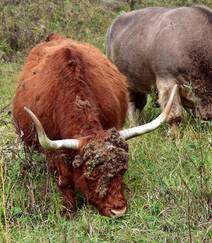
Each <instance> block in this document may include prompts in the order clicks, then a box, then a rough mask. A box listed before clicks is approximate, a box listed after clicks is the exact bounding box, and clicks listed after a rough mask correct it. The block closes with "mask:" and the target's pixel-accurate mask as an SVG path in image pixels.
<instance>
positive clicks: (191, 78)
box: [106, 6, 212, 127]
mask: <svg viewBox="0 0 212 243" xmlns="http://www.w3.org/2000/svg"><path fill="white" fill-rule="evenodd" d="M106 48H107V55H108V57H109V58H110V59H111V60H112V61H113V63H115V64H116V65H117V67H118V68H119V70H120V71H121V72H122V73H124V74H125V75H126V76H127V77H128V80H129V89H130V93H131V97H132V99H133V101H134V102H135V106H136V107H137V108H140V109H142V108H143V107H144V106H145V104H146V96H147V94H148V93H149V92H150V90H151V88H152V87H156V88H157V90H158V93H159V100H158V101H159V104H160V106H161V108H162V109H163V108H164V107H165V104H166V103H167V100H168V97H169V95H170V92H171V90H172V87H173V86H174V85H175V84H177V85H178V94H177V95H176V96H175V101H174V105H173V106H172V111H171V112H170V115H169V117H168V122H169V124H171V125H172V127H175V126H176V125H177V124H178V123H179V122H180V121H181V119H182V106H183V107H184V108H185V109H186V110H189V111H192V113H193V114H194V115H195V116H196V117H198V118H200V119H203V120H210V119H212V11H211V10H210V9H209V8H207V7H205V6H194V7H179V8H164V7H155V8H146V9H142V10H137V11H132V12H128V13H124V14H122V15H121V16H119V17H117V18H116V19H115V20H114V21H113V23H112V25H111V26H110V28H109V29H108V32H107V41H106Z"/></svg>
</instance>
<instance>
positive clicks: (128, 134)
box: [119, 85, 177, 140]
mask: <svg viewBox="0 0 212 243" xmlns="http://www.w3.org/2000/svg"><path fill="white" fill-rule="evenodd" d="M176 92H177V85H175V86H174V87H173V89H172V92H171V95H170V98H169V100H168V102H167V104H166V107H165V108H164V110H163V112H162V113H161V114H160V115H159V116H158V117H157V118H156V119H154V120H153V121H151V122H149V123H147V124H144V125H141V126H138V127H132V128H128V129H124V130H121V131H119V134H120V135H121V136H122V137H123V138H124V139H125V140H128V139H131V138H134V137H136V136H139V135H141V134H144V133H147V132H150V131H152V130H154V129H156V128H157V127H159V126H160V125H161V124H162V123H163V122H164V121H165V120H166V119H167V116H168V114H169V112H170V110H171V107H172V104H173V100H174V96H175V94H176Z"/></svg>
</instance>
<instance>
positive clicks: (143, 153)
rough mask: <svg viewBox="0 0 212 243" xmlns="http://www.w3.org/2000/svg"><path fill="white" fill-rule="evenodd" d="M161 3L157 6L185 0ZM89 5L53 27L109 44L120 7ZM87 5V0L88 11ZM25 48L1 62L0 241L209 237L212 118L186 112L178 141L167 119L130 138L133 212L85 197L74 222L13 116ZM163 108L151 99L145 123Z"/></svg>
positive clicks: (195, 239)
mask: <svg viewBox="0 0 212 243" xmlns="http://www.w3.org/2000/svg"><path fill="white" fill-rule="evenodd" d="M28 2H31V1H28ZM35 2H36V1H35ZM49 2H50V1H49ZM52 2H53V1H52ZM55 2H57V1H55ZM65 2H66V3H69V1H65ZM74 2H75V1H73V3H74ZM94 2H95V1H94ZM158 2H159V3H158ZM158 2H157V5H169V4H171V5H176V4H180V5H182V3H183V1H166V2H165V1H158ZM205 2H206V1H205ZM76 3H77V2H76ZM88 3H89V1H82V3H81V5H80V4H78V5H77V4H76V5H73V6H72V7H77V6H78V11H81V13H82V14H81V15H80V16H78V19H77V20H76V19H70V20H69V22H68V23H71V22H72V25H70V27H69V28H68V27H67V26H65V27H63V26H60V24H59V23H60V21H59V22H58V21H57V19H58V18H59V17H58V16H61V15H60V14H61V13H58V15H55V16H56V17H55V16H54V18H56V20H55V21H54V22H53V23H51V24H50V23H48V19H46V20H45V21H46V23H48V24H49V25H48V26H50V27H48V28H49V29H48V30H57V31H59V30H61V31H62V32H63V33H65V34H68V35H71V36H72V37H73V38H75V39H78V40H81V39H82V40H83V41H87V42H90V43H92V44H95V45H96V46H98V47H99V48H101V49H102V50H103V49H104V33H105V32H106V29H107V27H108V26H109V24H110V22H111V20H112V18H114V16H115V15H116V14H117V13H105V12H102V10H101V8H100V6H99V5H98V4H95V8H94V6H93V5H92V8H91V6H90V5H89V4H88ZM184 3H186V4H187V3H189V4H190V3H191V1H184ZM83 4H88V7H87V9H85V5H83ZM155 4H156V3H155V1H145V2H144V3H143V5H141V4H140V5H139V1H138V3H137V4H136V7H137V8H138V7H139V6H152V5H155ZM22 7H23V6H22ZM58 11H59V10H58ZM30 13H31V12H30ZM17 15H18V13H17ZM26 15H27V14H26ZM26 17H27V16H26ZM57 17H58V18H57ZM88 17H89V21H86V18H88ZM46 18H47V17H46ZM79 19H80V21H81V22H80V21H79ZM66 20H67V19H66ZM17 21H18V20H17ZM74 21H75V22H74ZM28 24H29V25H30V23H28ZM77 24H78V25H79V26H80V28H79V30H78V31H77V29H76V26H78V25H77ZM86 28H87V29H86ZM0 31H1V30H0ZM36 34H37V32H36V33H35V36H40V35H36ZM20 44H21V40H20ZM31 44H34V42H32V43H31ZM31 44H30V43H29V46H28V47H27V48H29V47H30V45H31ZM1 46H3V45H0V50H1ZM25 51H26V50H25V49H23V50H21V51H20V52H21V54H20V55H19V54H18V59H14V60H15V62H14V63H11V62H10V63H5V62H4V63H3V62H2V63H1V65H0V190H1V192H0V219H1V220H0V242H20V243H22V242H27V243H28V242H30V243H31V242H42V243H43V242H51V243H52V242H139V243H141V242H191V240H192V241H193V242H210V239H211V238H212V224H211V213H212V212H211V204H212V136H211V134H212V129H211V122H210V123H201V122H199V121H196V120H194V119H193V118H192V117H190V116H189V115H188V114H185V118H184V121H183V123H182V124H181V126H180V127H179V131H178V138H177V139H175V140H172V139H170V138H168V137H167V135H166V134H167V129H168V128H167V125H166V124H164V125H162V126H161V127H160V128H159V129H157V130H156V131H154V132H152V133H149V134H145V135H143V136H142V137H139V138H135V139H133V140H131V141H130V142H129V145H130V148H129V151H130V152H129V154H130V156H129V169H128V172H127V173H126V175H125V182H126V185H127V187H126V196H127V198H128V212H127V214H126V215H125V216H124V217H123V218H119V219H110V218H107V217H104V216H101V215H99V214H98V212H97V211H96V209H95V208H93V207H92V206H91V205H89V204H88V203H87V202H86V200H85V199H84V198H83V197H82V196H81V195H79V205H78V207H79V208H78V212H77V214H76V215H75V216H74V217H73V218H72V219H70V220H66V219H65V218H63V217H62V216H61V214H60V211H61V207H62V205H61V197H60V194H59V193H58V191H57V188H56V185H55V180H54V178H53V177H51V176H50V175H49V174H48V171H47V168H46V163H45V158H44V157H43V156H42V155H40V154H37V153H33V152H32V151H30V150H29V151H26V150H25V149H24V147H23V144H22V143H21V141H20V140H19V139H18V137H17V135H16V133H15V129H14V126H13V124H12V122H11V100H12V97H13V95H14V91H15V80H16V78H17V75H18V73H19V71H20V69H21V63H23V57H22V56H23V53H25ZM5 53H6V54H8V55H10V54H11V52H9V51H8V52H7V51H5ZM12 56H13V55H12ZM9 59H13V58H12V57H10V58H9ZM159 112H160V109H158V108H153V105H152V103H151V102H149V104H148V106H147V107H146V108H145V111H144V118H145V121H149V120H151V119H152V118H153V117H155V116H157V115H158V114H159Z"/></svg>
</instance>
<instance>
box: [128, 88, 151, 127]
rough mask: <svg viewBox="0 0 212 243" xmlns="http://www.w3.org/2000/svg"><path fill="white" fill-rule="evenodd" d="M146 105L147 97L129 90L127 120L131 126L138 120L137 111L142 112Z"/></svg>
mask: <svg viewBox="0 0 212 243" xmlns="http://www.w3.org/2000/svg"><path fill="white" fill-rule="evenodd" d="M146 103H147V95H146V94H144V93H141V92H136V91H133V90H130V103H129V109H128V118H129V121H130V124H131V125H136V121H135V120H137V118H138V114H137V111H139V112H140V111H142V110H143V108H144V106H145V105H146Z"/></svg>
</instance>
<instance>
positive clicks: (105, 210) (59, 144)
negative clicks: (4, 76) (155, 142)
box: [25, 86, 177, 216]
mask: <svg viewBox="0 0 212 243" xmlns="http://www.w3.org/2000/svg"><path fill="white" fill-rule="evenodd" d="M176 91H177V86H175V87H174V88H173V90H172V93H171V95H170V98H169V101H168V103H167V105H166V107H165V109H164V110H163V112H162V113H161V114H160V115H159V116H158V117H157V118H156V119H155V120H153V121H152V122H150V123H148V124H145V125H142V126H138V127H133V128H129V129H125V130H122V131H116V130H115V129H111V130H108V131H100V132H99V133H98V132H97V134H98V136H97V135H95V136H93V137H92V136H91V137H90V138H79V139H62V140H54V141H53V140H50V139H49V138H48V137H47V135H46V133H45V131H44V129H43V127H42V124H41V123H40V121H39V120H38V118H37V117H36V116H35V114H34V113H33V112H32V111H31V110H29V109H27V108H26V107H25V110H26V111H27V112H28V114H29V115H30V116H31V118H32V120H33V121H34V123H35V126H36V130H37V133H38V140H39V142H40V144H41V146H42V147H43V148H44V149H53V150H55V149H61V148H66V149H75V150H77V151H78V153H77V155H76V156H75V159H74V160H73V162H72V167H73V168H74V173H73V174H74V175H73V176H74V178H73V179H74V184H75V186H76V187H78V189H79V190H80V191H81V192H83V193H84V194H85V196H86V198H87V199H88V200H89V201H90V202H91V203H92V204H93V205H95V206H96V207H97V208H98V209H99V210H100V212H101V213H102V214H104V215H106V216H121V215H123V214H124V213H125V212H126V200H125V198H124V190H123V189H124V184H123V175H124V173H125V171H126V170H127V163H128V155H127V152H128V146H127V143H126V140H127V139H130V138H133V137H135V136H139V135H141V134H144V133H147V132H150V131H152V130H154V129H156V128H157V127H158V126H159V125H160V124H161V123H162V122H164V121H165V120H166V118H167V116H168V114H169V112H170V110H171V107H172V103H173V99H174V95H175V93H176ZM92 138H93V139H92ZM85 141H87V142H85Z"/></svg>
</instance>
